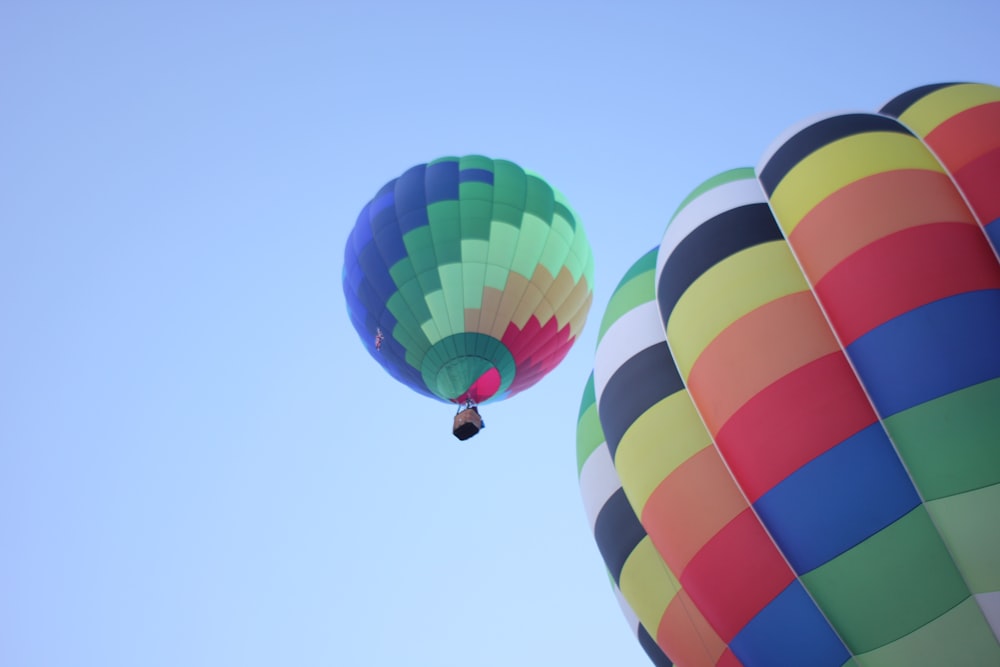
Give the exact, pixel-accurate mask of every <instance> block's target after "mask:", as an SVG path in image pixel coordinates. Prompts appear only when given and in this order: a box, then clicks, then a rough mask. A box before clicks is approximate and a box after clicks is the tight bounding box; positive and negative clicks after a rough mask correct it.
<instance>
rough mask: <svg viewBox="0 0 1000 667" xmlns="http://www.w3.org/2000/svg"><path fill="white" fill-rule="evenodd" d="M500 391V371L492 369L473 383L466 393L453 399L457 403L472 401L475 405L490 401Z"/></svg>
mask: <svg viewBox="0 0 1000 667" xmlns="http://www.w3.org/2000/svg"><path fill="white" fill-rule="evenodd" d="M499 389H500V371H498V370H497V369H496V368H490V369H489V370H488V371H486V372H485V373H483V374H482V375H480V376H479V377H478V378H477V379H476V381H475V382H473V383H472V384H471V385H470V386H469V388H468V389H466V390H465V392H464V393H463V394H462V395H461V396H458V397H457V398H454V399H452V400H453V401H454V402H455V403H466V402H468V401H472V402H473V403H482V402H483V401H486V400H488V399H490V398H491V397H492V396H493V395H494V394H496V393H497V391H499Z"/></svg>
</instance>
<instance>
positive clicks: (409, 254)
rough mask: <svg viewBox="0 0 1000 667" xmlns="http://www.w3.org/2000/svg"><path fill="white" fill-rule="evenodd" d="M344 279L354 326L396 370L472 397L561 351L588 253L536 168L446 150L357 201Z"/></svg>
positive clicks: (424, 386)
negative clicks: (453, 154)
mask: <svg viewBox="0 0 1000 667" xmlns="http://www.w3.org/2000/svg"><path fill="white" fill-rule="evenodd" d="M343 286H344V294H345V296H346V300H347V309H348V313H349V315H350V318H351V322H352V323H353V324H354V327H355V329H356V330H357V332H358V334H359V336H360V337H361V340H362V342H363V343H364V344H365V346H366V347H367V348H368V350H369V351H370V352H371V354H372V355H373V357H374V358H375V359H376V360H377V361H378V362H379V363H380V364H381V365H382V366H383V367H384V368H385V369H386V370H387V371H388V372H389V373H390V374H391V375H392V376H393V377H395V378H396V379H397V380H399V381H400V382H402V383H403V384H405V385H407V386H409V387H410V388H412V389H413V390H415V391H417V392H419V393H421V394H424V395H427V396H430V397H434V398H437V399H439V400H442V401H448V402H454V403H462V402H465V401H467V400H471V401H473V402H476V403H481V402H485V401H489V400H498V399H502V398H505V397H508V396H512V395H514V394H516V393H518V392H520V391H523V390H524V389H527V388H528V387H530V386H532V385H534V384H535V383H536V382H538V381H539V380H540V379H541V378H542V377H543V376H544V375H545V374H546V373H548V372H549V371H551V370H552V369H553V368H554V367H555V366H556V365H557V364H558V363H559V362H560V361H561V360H562V359H563V357H564V356H565V355H566V354H567V352H568V351H569V349H570V347H571V346H572V345H573V343H574V341H575V340H576V338H577V337H578V336H579V334H580V332H581V330H582V328H583V325H584V322H585V320H586V317H587V312H588V310H589V308H590V303H591V300H592V292H593V258H592V255H591V250H590V245H589V243H588V241H587V237H586V234H585V233H584V231H583V228H582V226H581V225H580V223H579V221H578V220H577V216H576V215H575V213H574V212H573V211H572V209H571V208H570V207H569V205H568V203H567V202H566V200H565V198H564V197H563V196H562V195H561V194H560V193H559V192H557V191H556V190H554V189H553V188H552V187H551V186H550V185H549V184H548V183H546V182H545V181H544V180H542V179H541V178H540V177H538V176H537V175H535V174H532V173H530V172H526V171H524V170H523V169H521V168H520V167H518V166H517V165H515V164H514V163H512V162H508V161H505V160H491V159H489V158H486V157H482V156H466V157H461V158H457V157H446V158H441V159H439V160H435V161H433V162H430V163H427V164H421V165H417V166H415V167H413V168H411V169H409V170H407V171H406V172H405V173H404V174H402V175H401V176H400V177H398V178H395V179H393V180H392V181H390V182H389V183H387V184H386V185H385V186H384V187H383V188H382V189H381V190H379V192H378V193H377V194H376V195H375V196H374V197H373V198H372V199H371V201H369V202H368V204H367V205H365V207H364V208H363V210H362V211H361V214H360V215H359V216H358V219H357V222H356V224H355V226H354V229H353V230H352V232H351V234H350V237H349V239H348V242H347V248H346V250H345V258H344V271H343ZM375 341H377V344H376V343H375Z"/></svg>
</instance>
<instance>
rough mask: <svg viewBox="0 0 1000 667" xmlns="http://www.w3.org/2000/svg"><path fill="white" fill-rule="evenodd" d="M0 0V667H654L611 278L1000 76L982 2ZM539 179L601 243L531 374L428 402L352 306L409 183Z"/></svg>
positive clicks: (988, 10) (999, 10)
mask: <svg viewBox="0 0 1000 667" xmlns="http://www.w3.org/2000/svg"><path fill="white" fill-rule="evenodd" d="M931 7H932V5H931V4H930V3H912V2H908V3H904V2H878V1H875V2H872V1H871V0H869V1H868V2H860V1H854V0H851V1H847V2H839V3H828V4H814V3H797V2H790V1H789V2H757V3H737V2H716V3H677V2H652V1H646V2H638V1H635V0H623V1H622V2H616V3H610V2H609V3H597V2H590V1H586V2H581V3H576V6H571V5H570V4H569V3H555V2H553V3H541V2H535V1H531V0H513V1H511V2H503V3H500V2H457V1H444V0H428V1H427V2H423V3H404V2H396V1H390V2H382V3H368V2H348V1H347V0H340V1H334V2H318V1H317V2H304V1H289V2H280V3H279V2H240V3H237V2H228V3H227V2H214V3H213V2H186V1H183V0H181V1H177V2H169V3H168V2H146V3H129V2H101V1H95V2H89V3H79V2H77V3H72V2H47V1H45V0H38V1H32V2H27V1H20V2H18V1H16V0H15V1H11V2H7V3H4V4H3V5H0V100H2V102H0V317H2V320H0V321H2V324H0V545H2V548H0V664H3V665H10V666H11V667H68V666H74V667H75V666H88V667H89V666H94V667H119V666H120V667H134V666H135V665H142V666H143V667H156V666H160V665H162V666H164V667H166V666H170V667H176V666H177V665H184V666H185V667H197V666H202V665H204V666H206V667H207V666H212V667H217V666H219V665H240V666H242V667H252V666H256V665H261V666H263V665H269V666H270V665H297V666H301V667H308V666H312V665H370V666H380V665H393V666H397V665H401V664H407V665H429V666H433V667H450V666H459V665H461V666H463V667H465V666H467V665H477V666H484V667H485V666H491V665H504V666H509V665H525V666H532V665H588V666H589V665H595V666H598V665H609V664H614V665H632V664H634V665H643V664H646V658H645V655H644V654H643V653H642V651H641V650H640V649H639V647H638V645H637V643H636V642H635V641H634V639H633V638H632V636H631V634H630V631H629V629H628V627H627V625H626V623H625V621H624V620H623V618H622V615H621V613H620V611H619V610H618V608H617V604H616V602H615V600H614V598H613V596H612V593H611V590H610V587H609V584H608V581H607V578H606V576H605V574H604V572H603V565H602V563H601V559H600V556H599V554H598V552H597V549H596V547H595V546H594V544H593V541H592V539H591V536H590V534H589V528H588V526H587V521H586V518H585V516H584V512H583V506H582V503H581V501H580V497H579V491H578V488H577V480H576V466H575V453H574V446H575V423H576V415H577V410H578V406H579V401H580V394H581V392H582V389H583V385H584V383H585V381H586V378H587V375H588V373H589V372H590V369H591V366H592V362H593V350H594V346H595V344H596V334H597V324H598V322H599V319H600V316H601V314H602V313H603V309H604V305H605V304H606V302H607V300H608V298H609V297H610V294H611V291H612V290H613V288H614V286H615V284H616V283H617V281H618V279H619V277H620V276H621V274H622V273H623V272H624V271H625V270H626V268H627V267H628V266H629V265H630V264H631V263H632V262H633V261H634V260H635V259H636V258H638V257H639V256H640V255H641V254H642V253H643V252H645V251H646V250H648V249H649V248H651V247H653V246H654V245H656V244H657V243H658V242H659V240H660V237H661V236H662V233H663V230H664V227H665V224H666V221H667V220H668V218H669V217H670V215H671V214H672V213H673V211H674V209H675V207H676V206H677V205H678V204H679V203H680V202H681V200H682V199H683V198H684V196H686V195H687V193H688V192H689V191H690V190H691V189H692V188H694V187H695V186H696V185H697V184H699V183H700V182H701V181H703V180H704V179H706V178H708V177H710V176H712V175H714V174H716V173H718V172H720V171H723V170H726V169H729V168H732V167H738V166H748V165H754V164H756V162H757V161H758V159H759V158H760V156H761V155H762V154H763V152H764V151H765V150H766V149H767V147H768V146H769V145H770V143H771V142H772V141H773V140H774V139H775V138H777V137H778V135H779V134H780V133H781V132H782V131H783V130H784V129H785V128H787V127H788V126H790V125H792V124H795V123H797V122H799V121H801V120H802V119H804V118H807V117H809V116H812V115H814V114H818V113H826V112H831V111H839V110H846V109H863V110H875V109H877V108H878V107H879V106H880V105H881V104H882V103H883V102H885V101H887V100H888V99H890V98H891V97H893V96H895V95H896V94H898V93H901V92H903V91H904V90H907V89H908V88H911V87H914V86H917V85H921V84H924V83H935V82H942V81H955V80H969V81H983V82H987V83H1000V73H998V71H997V66H996V63H997V62H998V59H997V52H996V46H995V44H996V34H995V30H996V26H997V25H998V24H1000V4H996V3H991V2H986V1H985V0H978V1H971V0H957V1H956V2H952V3H938V4H934V5H933V7H934V9H931ZM469 153H480V154H485V155H488V156H491V157H498V158H506V159H510V160H513V161H515V162H517V163H519V164H521V165H522V166H524V167H526V168H528V169H531V170H534V171H536V172H538V173H540V174H541V175H542V176H543V177H544V178H546V179H547V180H548V181H549V182H550V183H552V184H553V185H554V186H555V187H557V188H558V189H560V190H561V191H562V192H563V193H564V194H565V195H566V197H567V198H568V199H569V201H570V202H571V204H572V205H573V206H574V208H575V209H576V211H577V213H578V214H579V216H580V218H581V220H582V221H583V224H584V226H585V227H586V229H587V232H588V234H589V235H590V237H591V241H592V244H593V246H594V248H595V255H596V280H597V285H596V294H595V302H594V308H593V310H592V312H591V317H590V320H589V323H588V326H587V328H586V330H585V331H584V334H583V336H582V338H581V340H580V341H579V342H578V343H577V345H576V347H575V348H574V349H573V350H572V351H571V352H570V354H569V356H568V357H567V358H566V360H565V361H564V363H563V364H562V365H561V366H560V367H559V368H558V369H557V370H556V371H555V372H554V373H552V374H551V375H550V376H549V377H548V378H546V379H545V380H543V381H542V382H541V383H540V384H538V385H536V387H535V388H534V389H533V390H531V391H529V392H525V393H524V394H520V395H518V396H516V397H514V398H513V399H511V400H509V401H507V402H505V403H501V404H497V405H491V406H488V407H486V408H484V414H485V415H486V417H487V420H488V423H489V428H488V429H487V430H486V431H484V433H483V434H481V435H480V436H479V437H477V438H475V439H474V440H471V441H469V442H466V443H459V442H458V441H456V440H455V439H454V438H453V437H452V436H451V434H450V424H451V418H452V415H453V410H452V409H450V408H449V407H448V406H446V405H443V404H440V403H435V402H433V401H429V400H426V399H423V398H421V397H420V396H417V395H416V394H412V393H411V392H409V391H408V390H407V389H405V388H404V387H402V386H400V385H397V384H395V383H394V382H393V381H392V380H391V378H390V377H389V376H388V375H387V374H385V373H384V372H383V371H382V370H381V368H379V367H378V365H377V364H376V363H375V362H374V361H373V360H372V359H371V358H370V357H369V355H368V354H367V353H366V352H365V351H364V349H363V345H362V343H361V342H360V341H359V340H358V338H357V336H356V334H355V332H354V330H353V328H352V327H351V325H350V322H349V320H348V318H347V315H346V311H345V307H344V299H343V296H342V292H341V285H340V276H341V264H342V260H343V246H344V242H345V241H346V238H347V234H348V232H349V231H350V228H351V226H352V225H353V223H354V219H355V217H356V216H357V214H358V212H359V211H360V209H361V207H362V206H363V205H364V203H365V202H366V201H367V200H368V198H370V197H371V196H372V195H373V194H374V193H375V192H376V191H377V190H378V188H379V187H381V186H382V185H383V184H384V183H385V182H386V181H388V180H389V179H391V178H393V177H395V176H397V175H399V174H400V173H401V172H402V171H403V170H405V169H406V168H408V167H409V166H411V165H413V164H417V163H420V162H426V161H427V160H430V159H433V158H436V157H439V156H444V155H464V154H469Z"/></svg>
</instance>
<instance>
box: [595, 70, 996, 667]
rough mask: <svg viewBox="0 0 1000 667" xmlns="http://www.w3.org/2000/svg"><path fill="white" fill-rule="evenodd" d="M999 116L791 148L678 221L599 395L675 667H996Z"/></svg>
mask: <svg viewBox="0 0 1000 667" xmlns="http://www.w3.org/2000/svg"><path fill="white" fill-rule="evenodd" d="M998 102H1000V89H997V88H994V87H991V86H983V85H973V84H949V85H942V86H928V87H925V88H921V89H916V90H915V91H910V92H909V93H904V94H903V95H901V96H899V97H897V98H896V99H895V100H893V101H892V102H890V103H889V104H887V105H886V107H885V108H884V109H883V112H882V113H880V114H868V113H853V114H841V115H836V116H828V117H822V118H816V119H812V120H810V121H809V122H807V123H804V124H802V125H800V126H798V127H796V128H794V129H793V130H791V131H789V132H788V133H786V135H785V136H784V137H782V138H781V139H780V140H779V141H778V142H776V143H775V145H774V146H773V147H772V149H771V150H769V151H768V152H767V154H766V155H765V157H764V159H763V160H762V161H761V163H760V165H759V167H758V168H757V169H756V170H753V169H737V170H733V171H730V172H726V173H724V174H720V175H719V176H717V177H715V178H713V179H710V180H709V181H707V182H706V183H704V184H703V185H702V186H700V187H699V188H697V189H696V190H695V191H694V192H693V193H692V195H691V196H689V197H688V198H687V199H686V200H685V201H684V203H683V204H682V205H681V207H680V208H679V210H678V211H677V213H676V214H675V215H674V217H673V219H672V220H671V221H670V223H669V224H668V226H667V229H666V233H665V235H664V237H663V239H662V243H661V245H660V247H659V251H658V254H657V258H656V265H655V278H652V280H653V284H654V287H655V302H652V301H650V299H649V291H648V290H649V285H648V284H643V285H642V286H641V287H638V286H636V285H634V284H633V285H632V286H629V283H630V282H631V283H635V279H634V278H633V280H631V281H623V283H622V285H620V286H619V289H618V291H616V294H615V295H613V296H612V299H611V301H610V302H609V305H608V314H606V315H605V322H606V323H602V327H601V334H600V340H599V343H598V349H597V355H596V359H595V366H594V392H595V400H596V404H597V407H598V415H599V417H600V426H601V428H602V431H603V433H604V435H605V438H606V447H607V449H608V452H609V454H610V458H611V460H612V461H613V464H614V468H615V472H616V474H617V476H618V479H619V480H620V483H621V488H622V492H623V494H624V496H625V497H626V498H627V499H628V502H629V505H630V507H631V509H632V511H633V512H634V515H635V516H636V517H638V519H639V522H640V523H641V526H642V530H643V531H644V534H645V535H648V538H649V540H650V541H651V543H652V545H653V546H654V547H655V551H656V553H657V554H658V556H659V557H660V558H661V560H662V562H663V565H664V568H665V570H666V571H667V572H669V574H670V576H671V577H672V578H673V579H674V580H675V581H676V582H677V586H676V591H675V592H674V593H673V595H680V594H681V593H684V594H686V596H687V597H686V600H685V604H684V605H683V609H684V610H685V612H686V613H688V614H690V619H691V623H692V624H693V625H694V626H695V627H696V630H693V631H692V630H690V629H682V628H680V627H679V626H673V627H671V626H669V624H667V623H665V620H664V619H666V618H667V616H666V615H665V614H659V615H657V614H648V613H647V615H646V617H645V618H644V617H643V614H641V613H639V614H638V615H639V617H640V619H641V620H642V622H643V626H644V627H645V628H646V629H647V630H648V631H649V634H650V636H652V637H653V638H655V639H656V641H657V643H658V645H659V646H660V647H661V648H662V649H663V651H664V652H665V654H666V655H667V656H669V657H670V659H671V660H673V661H674V662H675V664H677V665H679V666H681V667H685V666H691V665H694V666H701V665H705V666H708V665H714V666H723V665H725V666H727V667H730V666H733V665H746V666H748V667H749V666H750V665H810V666H816V667H825V666H830V667H840V666H841V665H845V664H851V665H858V666H859V667H860V666H861V665H865V666H868V665H875V666H877V667H896V666H900V667H902V666H903V665H906V666H907V667H911V666H913V665H925V666H927V667H930V666H931V665H955V666H962V667H976V666H980V665H1000V640H998V637H1000V518H998V517H1000V343H998V341H1000V262H998V259H997V255H996V253H995V251H994V246H995V245H996V240H997V238H998V233H997V232H996V225H994V224H993V223H995V222H996V221H997V218H998V214H1000V207H998V202H1000V195H997V193H998V192H1000V189H998V188H1000V125H998V124H997V123H996V122H992V121H989V120H988V119H990V118H997V116H996V115H995V114H997V113H998V111H997V109H998V108H1000V106H998ZM894 116H898V119H897V118H894ZM984 118H985V119H987V120H985V121H984V120H983V119H984ZM911 122H912V123H913V126H911V125H910V123H911ZM977 128H978V129H977ZM977 137H978V139H977ZM988 183H992V184H995V185H993V186H992V187H988V186H986V185H984V184H988ZM991 240H992V241H993V245H991ZM646 261H648V258H646ZM636 275H638V274H636ZM641 290H646V291H645V292H644V293H643V294H642V295H641V297H640V296H636V295H638V294H639V293H640V291H641ZM609 317H610V319H611V322H610V323H607V321H608V320H609ZM651 322H652V323H651ZM578 428H579V427H578ZM578 439H579V435H578ZM581 480H582V477H581ZM581 484H582V482H581ZM622 521H623V523H622V525H626V526H627V525H629V523H628V521H626V520H622ZM625 532H627V531H625ZM625 532H623V533H622V534H625ZM596 533H597V531H595V534H596ZM605 533H606V534H609V535H614V534H615V533H614V531H612V530H608V529H605ZM616 539H622V538H621V537H618V538H616ZM598 542H599V544H600V542H601V538H600V537H599V536H598ZM602 553H604V548H603V547H602ZM606 562H607V561H606ZM623 571H624V570H623ZM652 586H654V587H657V586H659V584H652ZM620 588H621V589H622V591H623V593H624V592H625V586H623V585H620ZM627 597H628V596H627V595H626V598H627ZM633 608H635V605H633ZM668 608H669V607H668ZM645 609H647V610H648V609H650V607H649V606H646V607H645ZM637 613H638V610H637ZM702 620H703V621H704V623H703V624H702V623H701V622H702ZM697 645H701V646H703V647H704V648H703V649H702V650H701V651H694V652H691V651H687V652H683V651H684V649H683V648H682V647H683V646H697Z"/></svg>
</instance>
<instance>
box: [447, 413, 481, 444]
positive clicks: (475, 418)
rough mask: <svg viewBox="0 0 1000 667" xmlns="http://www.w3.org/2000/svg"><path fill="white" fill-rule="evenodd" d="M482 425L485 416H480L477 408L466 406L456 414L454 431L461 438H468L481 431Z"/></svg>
mask: <svg viewBox="0 0 1000 667" xmlns="http://www.w3.org/2000/svg"><path fill="white" fill-rule="evenodd" d="M482 427H483V418H482V417H480V416H479V411H478V410H476V409H475V408H466V409H465V410H462V411H461V412H459V413H458V414H457V415H455V427H454V428H453V429H452V433H454V434H455V437H456V438H458V439H459V440H468V439H469V438H471V437H472V436H474V435H475V434H477V433H479V429H481V428H482Z"/></svg>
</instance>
